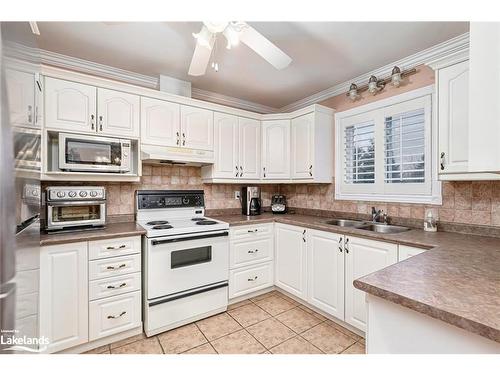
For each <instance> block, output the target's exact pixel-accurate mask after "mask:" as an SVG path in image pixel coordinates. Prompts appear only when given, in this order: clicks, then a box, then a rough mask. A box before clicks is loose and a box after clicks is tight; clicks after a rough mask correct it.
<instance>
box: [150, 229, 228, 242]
mask: <svg viewBox="0 0 500 375" xmlns="http://www.w3.org/2000/svg"><path fill="white" fill-rule="evenodd" d="M227 236H229V232H222V233H210V234H203V235H201V236H189V237H181V238H169V239H165V240H152V241H151V244H152V245H161V244H164V243H174V242H182V241H193V240H202V239H205V238H214V237H227Z"/></svg>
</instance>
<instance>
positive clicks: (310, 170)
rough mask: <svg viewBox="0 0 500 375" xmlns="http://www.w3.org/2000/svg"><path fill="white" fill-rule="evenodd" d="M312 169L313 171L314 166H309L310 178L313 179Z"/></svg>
mask: <svg viewBox="0 0 500 375" xmlns="http://www.w3.org/2000/svg"><path fill="white" fill-rule="evenodd" d="M312 169H313V166H312V165H310V166H309V176H311V177H312V175H313V172H312Z"/></svg>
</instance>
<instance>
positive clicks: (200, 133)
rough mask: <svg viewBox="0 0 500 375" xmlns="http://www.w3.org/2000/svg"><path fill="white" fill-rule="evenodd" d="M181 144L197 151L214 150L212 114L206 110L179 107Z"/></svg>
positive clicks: (184, 106)
mask: <svg viewBox="0 0 500 375" xmlns="http://www.w3.org/2000/svg"><path fill="white" fill-rule="evenodd" d="M181 144H182V146H183V147H187V148H192V149H197V150H206V151H213V150H214V113H213V112H212V111H209V110H207V109H202V108H197V107H190V106H186V105H182V106H181Z"/></svg>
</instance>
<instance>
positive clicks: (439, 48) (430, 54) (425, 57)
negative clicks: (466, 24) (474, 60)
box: [279, 33, 469, 112]
mask: <svg viewBox="0 0 500 375" xmlns="http://www.w3.org/2000/svg"><path fill="white" fill-rule="evenodd" d="M460 52H463V53H466V54H467V55H468V54H469V33H465V34H462V35H459V36H457V37H455V38H452V39H449V40H447V41H445V42H443V43H440V44H437V45H435V46H433V47H430V48H427V49H425V50H423V51H420V52H417V53H415V54H413V55H410V56H408V57H405V58H403V59H400V60H397V61H394V62H392V63H390V64H387V65H384V66H382V67H380V68H377V69H375V70H372V71H370V72H367V73H365V74H362V75H360V76H358V77H355V78H352V79H350V80H348V81H345V82H342V83H340V84H338V85H335V86H332V87H330V88H328V89H326V90H323V91H320V92H318V93H316V94H313V95H310V96H308V97H306V98H303V99H301V100H297V101H296V102H293V103H290V104H288V105H286V106H284V107H281V108H280V109H279V111H280V112H288V111H293V110H296V109H299V108H302V107H304V106H307V105H311V104H314V103H317V102H320V101H323V100H326V99H328V98H331V97H332V96H336V95H339V94H345V93H346V92H347V91H348V90H349V86H350V85H351V83H356V84H357V85H362V84H364V83H366V82H368V79H369V78H370V76H371V75H375V76H377V77H385V76H388V75H389V74H390V73H391V71H392V68H394V66H395V65H397V66H399V67H400V68H402V69H410V68H414V67H416V66H418V65H422V64H427V63H428V62H430V61H433V60H438V59H442V58H445V57H446V56H448V55H451V54H455V53H460Z"/></svg>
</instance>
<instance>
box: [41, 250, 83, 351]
mask: <svg viewBox="0 0 500 375" xmlns="http://www.w3.org/2000/svg"><path fill="white" fill-rule="evenodd" d="M87 264H88V260H87V242H78V243H71V244H64V245H54V246H44V247H42V249H41V254H40V335H41V336H45V337H47V338H48V339H49V340H50V344H49V346H48V349H47V352H50V353H52V352H57V351H60V350H63V349H67V348H70V347H72V346H76V345H79V344H83V343H85V342H87V341H88V334H89V333H88V303H89V300H88V276H87Z"/></svg>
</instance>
